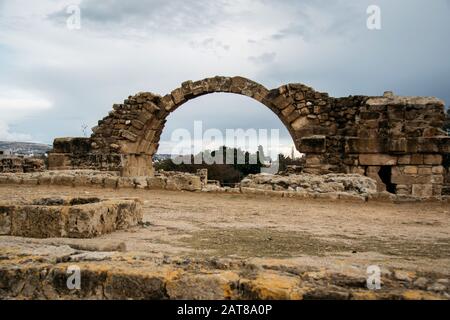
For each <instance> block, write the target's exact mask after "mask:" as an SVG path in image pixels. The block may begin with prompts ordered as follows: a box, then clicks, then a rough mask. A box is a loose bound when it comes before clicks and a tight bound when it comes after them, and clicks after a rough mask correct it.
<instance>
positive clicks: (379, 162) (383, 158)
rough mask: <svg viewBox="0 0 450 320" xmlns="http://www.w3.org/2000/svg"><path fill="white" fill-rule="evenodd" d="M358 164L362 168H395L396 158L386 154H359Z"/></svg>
mask: <svg viewBox="0 0 450 320" xmlns="http://www.w3.org/2000/svg"><path fill="white" fill-rule="evenodd" d="M359 164H360V165H363V166H395V165H397V157H396V156H391V155H388V154H361V155H359Z"/></svg>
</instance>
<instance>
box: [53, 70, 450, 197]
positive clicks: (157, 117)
mask: <svg viewBox="0 0 450 320" xmlns="http://www.w3.org/2000/svg"><path fill="white" fill-rule="evenodd" d="M214 92H229V93H235V94H241V95H246V96H248V97H250V98H253V99H255V100H257V101H259V102H261V103H262V104H263V105H265V106H266V107H268V108H269V109H270V110H272V111H273V112H274V113H275V114H276V115H277V116H278V117H279V119H280V120H281V121H282V122H283V124H284V125H285V126H286V128H287V129H288V131H289V132H290V134H291V136H292V139H293V140H294V143H295V146H296V148H297V150H298V151H299V152H301V153H304V154H306V165H305V172H306V173H316V174H326V173H333V172H334V173H359V174H364V175H367V176H369V177H372V178H373V179H375V180H377V181H378V183H379V188H380V191H381V190H388V191H390V192H392V193H399V194H413V195H417V196H432V195H439V194H441V192H442V188H443V184H444V179H445V175H444V172H445V169H444V167H443V165H442V161H443V155H445V154H448V153H449V152H450V137H448V136H447V135H446V133H445V132H444V131H443V130H441V129H440V128H442V126H443V122H444V119H445V113H444V103H443V102H442V101H441V100H438V99H436V98H421V97H397V96H394V95H393V94H391V93H387V94H385V95H384V96H382V97H366V96H350V97H346V98H333V97H329V96H328V94H327V93H321V92H317V91H315V90H314V89H312V88H310V87H308V86H305V85H303V84H288V85H283V86H281V87H279V88H277V89H273V90H268V89H266V88H265V87H263V86H261V85H260V84H258V83H255V82H253V81H251V80H248V79H245V78H242V77H233V78H229V77H214V78H208V79H204V80H200V81H196V82H192V81H187V82H184V83H183V84H182V86H181V87H180V88H178V89H175V90H173V91H172V92H171V93H169V94H167V95H165V96H163V97H162V96H159V95H156V94H153V93H149V92H147V93H139V94H137V95H135V96H130V97H129V98H128V99H126V100H125V101H124V103H122V104H115V105H114V106H113V110H112V111H111V112H110V113H109V114H108V115H107V116H106V117H105V118H103V119H102V120H100V121H99V123H98V126H97V127H95V128H93V134H92V136H91V137H90V138H84V139H83V138H74V139H56V140H55V143H54V149H53V151H52V152H51V153H50V155H49V164H50V169H78V168H89V169H97V170H108V171H111V170H112V171H119V172H120V174H121V175H123V176H150V175H152V174H153V168H152V156H153V155H154V154H155V153H156V151H157V150H158V146H159V139H160V136H161V133H162V130H163V129H164V126H165V123H166V118H167V116H168V115H170V114H171V112H173V111H175V110H176V109H177V108H178V107H180V106H181V105H182V104H184V103H185V102H186V101H189V100H190V99H193V98H195V97H198V96H201V95H205V94H209V93H214Z"/></svg>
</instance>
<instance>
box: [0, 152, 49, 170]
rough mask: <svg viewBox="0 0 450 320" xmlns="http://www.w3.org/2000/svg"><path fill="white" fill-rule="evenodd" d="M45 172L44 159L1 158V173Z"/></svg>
mask: <svg viewBox="0 0 450 320" xmlns="http://www.w3.org/2000/svg"><path fill="white" fill-rule="evenodd" d="M44 170H45V164H44V161H43V160H42V159H36V158H21V157H13V156H8V157H2V158H0V172H15V173H21V172H40V171H44Z"/></svg>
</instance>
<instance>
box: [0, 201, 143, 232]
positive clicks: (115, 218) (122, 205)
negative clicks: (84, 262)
mask: <svg viewBox="0 0 450 320" xmlns="http://www.w3.org/2000/svg"><path fill="white" fill-rule="evenodd" d="M142 217H143V213H142V208H141V203H140V201H139V200H138V199H98V198H70V199H64V198H44V199H37V200H34V201H32V202H31V203H17V202H7V203H0V235H12V236H20V237H30V238H60V237H67V238H93V237H97V236H100V235H102V234H106V233H110V232H113V231H115V230H124V229H127V228H129V227H133V226H136V225H137V224H138V223H139V222H141V221H142Z"/></svg>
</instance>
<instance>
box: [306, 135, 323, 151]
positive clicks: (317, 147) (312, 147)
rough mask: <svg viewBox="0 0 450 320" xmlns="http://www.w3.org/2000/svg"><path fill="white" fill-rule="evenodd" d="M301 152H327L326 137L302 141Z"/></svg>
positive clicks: (314, 137) (307, 138)
mask: <svg viewBox="0 0 450 320" xmlns="http://www.w3.org/2000/svg"><path fill="white" fill-rule="evenodd" d="M299 145H300V152H304V153H324V152H325V150H326V137H325V136H312V137H306V138H301V139H300V144H299Z"/></svg>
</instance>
